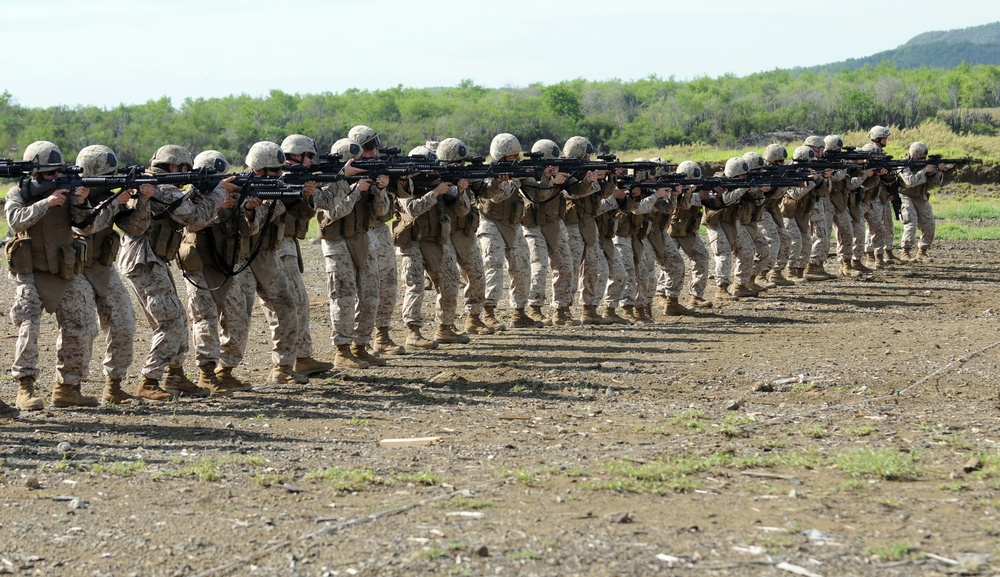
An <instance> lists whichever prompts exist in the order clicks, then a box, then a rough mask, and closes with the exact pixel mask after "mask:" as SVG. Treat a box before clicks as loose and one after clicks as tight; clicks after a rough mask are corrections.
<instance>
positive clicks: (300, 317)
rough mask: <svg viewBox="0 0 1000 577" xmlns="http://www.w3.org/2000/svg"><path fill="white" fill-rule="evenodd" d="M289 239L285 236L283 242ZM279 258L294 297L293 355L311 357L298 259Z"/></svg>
mask: <svg viewBox="0 0 1000 577" xmlns="http://www.w3.org/2000/svg"><path fill="white" fill-rule="evenodd" d="M290 240H291V239H289V238H286V239H285V241H284V242H288V241H290ZM365 242H367V239H366V240H365ZM279 260H280V262H281V267H282V268H283V269H285V276H286V277H288V287H289V288H290V289H291V291H292V292H291V296H292V297H293V298H294V299H295V320H296V326H297V327H298V337H297V338H296V339H295V346H294V347H293V348H294V349H295V356H296V357H297V358H303V357H311V356H312V354H313V343H312V335H311V334H310V331H309V291H308V290H307V289H306V283H305V281H304V280H303V279H302V271H301V270H299V259H298V256H297V255H284V256H281V257H280V258H279Z"/></svg>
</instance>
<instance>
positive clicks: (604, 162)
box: [515, 152, 677, 174]
mask: <svg viewBox="0 0 1000 577" xmlns="http://www.w3.org/2000/svg"><path fill="white" fill-rule="evenodd" d="M524 156H525V157H524V158H523V159H520V160H517V161H515V162H516V163H518V164H520V165H521V166H530V167H533V168H536V169H538V170H540V171H541V170H544V169H545V168H546V167H549V166H555V167H558V168H559V172H565V173H568V174H575V173H580V172H587V171H592V170H607V171H615V170H618V169H624V170H628V169H631V170H633V171H635V170H656V169H658V168H663V169H666V170H670V169H675V168H677V165H676V164H667V163H661V162H653V161H651V160H644V161H620V160H618V157H617V156H615V155H613V154H602V155H599V156H598V157H597V160H596V161H593V160H583V159H582V158H543V156H544V155H543V154H542V153H541V152H527V153H525V155H524Z"/></svg>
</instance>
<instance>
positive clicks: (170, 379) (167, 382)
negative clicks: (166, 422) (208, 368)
mask: <svg viewBox="0 0 1000 577" xmlns="http://www.w3.org/2000/svg"><path fill="white" fill-rule="evenodd" d="M210 364H211V365H212V369H213V370H214V369H215V363H210ZM213 378H214V375H213ZM198 380H199V381H200V380H201V378H200V377H199V379H198ZM163 390H164V391H166V392H168V393H171V394H174V395H177V396H178V397H207V396H208V395H210V394H211V393H212V391H210V390H209V389H207V388H204V387H199V386H198V385H196V384H194V382H192V381H191V379H189V378H188V377H187V375H185V374H184V367H167V373H166V375H164V377H163Z"/></svg>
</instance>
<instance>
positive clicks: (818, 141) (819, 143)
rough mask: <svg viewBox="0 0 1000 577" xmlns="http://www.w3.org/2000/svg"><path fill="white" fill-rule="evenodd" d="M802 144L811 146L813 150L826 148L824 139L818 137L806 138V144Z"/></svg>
mask: <svg viewBox="0 0 1000 577" xmlns="http://www.w3.org/2000/svg"><path fill="white" fill-rule="evenodd" d="M802 144H804V145H806V146H811V147H813V148H823V147H824V146H826V142H824V141H823V137H822V136H816V135H813V136H808V137H806V140H805V142H803V143H802Z"/></svg>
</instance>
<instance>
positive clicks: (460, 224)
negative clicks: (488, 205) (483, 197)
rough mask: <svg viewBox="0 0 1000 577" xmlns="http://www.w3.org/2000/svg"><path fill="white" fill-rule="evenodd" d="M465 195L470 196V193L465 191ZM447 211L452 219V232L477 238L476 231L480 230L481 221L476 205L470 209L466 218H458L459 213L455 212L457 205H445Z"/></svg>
mask: <svg viewBox="0 0 1000 577" xmlns="http://www.w3.org/2000/svg"><path fill="white" fill-rule="evenodd" d="M464 194H470V193H469V191H465V193H464ZM445 210H446V212H447V213H448V217H449V218H450V219H451V222H452V225H451V232H452V233H455V232H461V233H462V234H464V235H465V236H475V234H476V231H478V230H479V221H480V219H481V217H480V215H479V209H478V208H476V205H475V203H472V204H471V207H470V208H469V214H467V215H465V216H458V211H457V210H455V203H452V204H448V203H445Z"/></svg>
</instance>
